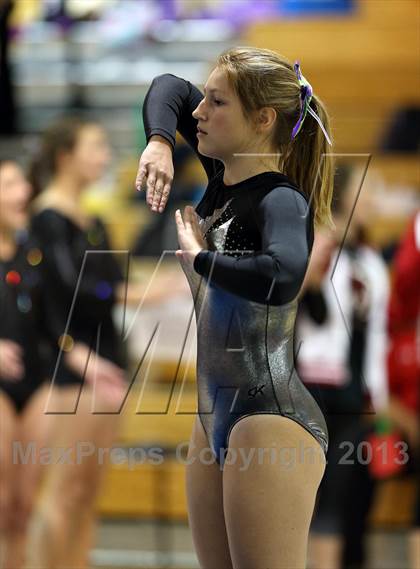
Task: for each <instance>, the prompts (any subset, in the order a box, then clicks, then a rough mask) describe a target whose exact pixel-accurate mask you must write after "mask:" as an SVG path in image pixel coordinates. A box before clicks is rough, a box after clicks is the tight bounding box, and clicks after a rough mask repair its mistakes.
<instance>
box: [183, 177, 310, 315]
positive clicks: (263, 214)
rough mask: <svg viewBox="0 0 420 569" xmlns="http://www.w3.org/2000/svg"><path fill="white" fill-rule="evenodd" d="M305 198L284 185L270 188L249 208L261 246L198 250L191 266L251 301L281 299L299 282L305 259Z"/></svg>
mask: <svg viewBox="0 0 420 569" xmlns="http://www.w3.org/2000/svg"><path fill="white" fill-rule="evenodd" d="M306 211H307V204H306V201H305V199H304V198H303V197H302V196H301V195H300V194H298V193H297V192H295V191H294V190H292V189H291V188H288V187H277V188H274V189H273V190H271V191H270V192H269V193H268V194H266V195H265V197H264V198H263V199H262V200H261V201H260V202H259V204H258V205H257V207H256V209H255V216H256V223H257V226H258V228H259V231H260V234H261V245H262V247H261V248H262V250H261V251H258V252H255V253H253V254H249V255H243V256H242V257H239V258H234V257H231V256H227V255H223V254H220V253H219V252H214V251H201V252H200V253H199V254H198V255H197V257H196V258H195V260H194V268H195V270H196V271H197V272H198V273H199V274H201V275H203V276H204V277H206V278H207V279H210V281H211V283H212V284H215V285H217V286H220V287H221V288H224V289H225V290H227V291H229V292H231V293H233V294H236V295H238V296H241V297H244V298H247V299H248V300H253V301H256V302H261V303H265V302H270V304H276V305H279V304H283V303H285V302H289V301H291V300H292V299H293V298H295V296H296V295H297V293H298V292H299V289H300V287H301V284H302V281H303V278H304V276H305V272H306V267H307V263H308V256H309V250H308V249H309V247H308V239H307V225H308V218H307V217H306V216H305V212H306Z"/></svg>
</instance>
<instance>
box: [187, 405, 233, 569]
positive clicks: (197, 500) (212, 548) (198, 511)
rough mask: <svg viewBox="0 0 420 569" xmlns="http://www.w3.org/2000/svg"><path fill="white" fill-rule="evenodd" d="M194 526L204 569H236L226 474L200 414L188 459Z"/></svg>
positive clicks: (191, 515)
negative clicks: (224, 481)
mask: <svg viewBox="0 0 420 569" xmlns="http://www.w3.org/2000/svg"><path fill="white" fill-rule="evenodd" d="M186 482H187V501H188V514H189V521H190V527H191V531H192V536H193V541H194V546H195V550H196V553H197V557H198V560H199V563H200V567H201V569H214V568H215V567H217V568H220V569H232V562H231V559H230V553H229V545H228V541H227V534H226V528H225V518H224V514H223V494H222V492H223V485H222V472H221V470H220V467H219V464H218V463H217V462H216V460H215V457H214V455H213V453H212V452H211V449H210V445H209V444H208V440H207V436H206V434H205V432H204V428H203V426H202V424H201V421H200V418H199V416H198V415H197V417H196V420H195V424H194V428H193V432H192V435H191V441H190V446H189V451H188V458H187V472H186Z"/></svg>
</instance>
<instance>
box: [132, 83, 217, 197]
mask: <svg viewBox="0 0 420 569" xmlns="http://www.w3.org/2000/svg"><path fill="white" fill-rule="evenodd" d="M202 98H203V95H202V93H201V92H200V91H199V89H197V88H196V87H195V86H194V85H192V84H191V83H190V82H189V81H186V80H185V79H181V78H180V77H176V76H175V75H171V74H169V73H166V74H164V75H159V76H158V77H156V78H155V79H154V80H153V82H152V84H151V86H150V88H149V90H148V92H147V95H146V98H145V100H144V104H143V123H144V128H145V132H146V138H147V141H148V143H149V145H148V146H147V148H146V150H145V151H144V152H143V154H142V157H141V160H140V165H139V173H138V175H137V181H136V186H137V188H138V189H140V187H141V184H142V182H143V180H144V179H146V178H147V180H148V201H149V193H150V194H152V193H154V187H156V190H158V192H160V193H162V192H163V193H164V194H165V195H164V196H163V198H162V199H161V200H159V201H160V205H161V206H162V205H163V206H164V205H165V204H166V200H167V197H168V194H169V190H170V182H171V181H172V180H170V177H171V172H169V175H168V172H165V170H170V167H169V165H168V160H169V158H170V166H171V167H172V149H173V148H174V146H175V137H176V131H177V130H178V132H179V133H180V134H181V135H182V136H183V137H184V139H185V140H186V141H187V142H188V144H189V145H190V146H191V148H192V149H193V150H194V152H195V153H196V154H197V156H198V158H199V160H200V161H201V163H202V165H203V167H204V169H205V171H206V174H207V177H208V178H209V179H210V178H211V177H213V176H214V174H215V172H216V169H217V165H218V161H217V160H214V159H212V158H207V157H206V156H203V155H202V154H200V153H199V152H198V150H197V145H198V140H197V120H196V119H194V118H193V116H192V113H193V111H194V110H195V109H196V108H197V106H198V105H199V103H200V101H201V100H202ZM162 139H163V140H162ZM153 144H158V145H159V146H158V147H157V148H154V147H153ZM162 153H163V158H161V154H162ZM159 164H160V170H161V172H159ZM172 174H173V170H172ZM159 177H160V178H161V179H160V180H159ZM168 179H169V182H168ZM150 185H151V186H152V187H150ZM153 186H154V187H153ZM153 197H154V198H155V196H153ZM153 201H154V202H155V203H156V200H155V199H154V200H153ZM149 203H150V201H149Z"/></svg>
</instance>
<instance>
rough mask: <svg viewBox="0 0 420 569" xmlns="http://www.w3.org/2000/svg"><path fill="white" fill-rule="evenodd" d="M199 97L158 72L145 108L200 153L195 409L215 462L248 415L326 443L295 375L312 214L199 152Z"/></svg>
mask: <svg viewBox="0 0 420 569" xmlns="http://www.w3.org/2000/svg"><path fill="white" fill-rule="evenodd" d="M202 98H203V95H202V94H201V92H200V91H199V90H198V89H197V88H196V87H194V86H193V85H191V83H189V82H188V81H185V80H183V79H180V78H178V77H175V76H173V75H170V74H165V75H161V76H159V77H157V78H155V79H154V81H153V83H152V85H151V87H150V89H149V91H148V94H147V96H146V99H145V102H144V106H143V120H144V125H145V130H146V136H147V139H149V138H150V137H151V136H152V135H155V134H159V135H161V136H163V137H165V138H166V139H167V140H168V141H169V142H170V143H171V144H172V145H174V144H175V133H176V130H178V131H179V132H180V134H181V135H182V136H183V137H184V138H185V139H186V141H187V142H188V143H189V144H190V145H191V146H192V147H193V148H194V150H195V151H196V152H197V155H198V157H199V159H200V160H201V162H202V164H203V166H204V168H205V170H206V172H207V175H208V178H209V183H208V186H207V189H206V192H205V194H204V196H203V198H202V200H201V201H200V203H199V204H198V206H197V207H196V212H197V213H198V215H199V217H200V218H201V220H200V227H201V229H202V233H203V235H204V236H205V238H206V239H207V243H208V250H207V251H206V250H203V251H201V252H200V253H199V254H198V255H197V257H196V258H195V261H194V270H189V269H188V268H186V267H184V270H185V272H186V276H187V278H188V281H189V284H190V287H191V291H192V294H193V297H194V304H195V311H196V321H197V342H198V346H197V382H198V411H199V415H200V418H201V421H202V424H203V427H204V429H205V432H206V434H207V437H208V441H209V444H210V446H211V448H212V450H213V452H214V454H215V457H216V459H218V460H220V461H223V456H224V451H225V449H227V447H228V443H229V434H230V432H231V430H232V427H233V425H234V424H235V423H236V422H238V421H239V420H240V419H242V418H243V417H245V416H249V415H253V414H261V413H263V414H264V413H273V414H279V415H282V416H285V417H289V418H290V419H293V420H294V421H297V422H298V423H299V424H301V425H302V426H303V427H304V428H305V429H307V430H308V431H309V432H310V433H311V434H312V435H313V436H314V437H315V438H316V439H317V440H318V442H319V443H320V445H321V447H322V448H323V450H324V451H326V449H327V445H328V434H327V428H326V424H325V421H324V417H323V415H322V413H321V410H320V409H319V407H318V405H317V404H316V402H315V400H314V399H313V398H312V396H311V395H310V394H309V392H308V391H307V389H306V388H305V386H304V385H303V384H302V382H301V380H300V378H299V376H298V375H297V373H296V370H295V365H294V352H293V336H294V325H295V317H296V310H297V300H296V297H297V294H298V292H299V289H300V287H301V284H302V281H303V278H304V275H305V272H306V268H307V264H308V259H309V255H310V253H311V249H312V244H313V214H312V211H311V208H310V207H309V206H308V202H307V199H306V197H305V196H304V194H303V193H302V192H301V191H300V190H299V188H297V187H296V185H295V184H293V182H292V181H291V180H290V179H288V178H287V177H286V176H284V175H283V174H280V173H277V172H264V173H262V174H258V175H256V176H253V177H251V178H248V179H247V180H243V181H242V182H239V183H237V184H233V185H226V184H224V182H223V173H224V167H223V164H222V163H221V162H219V161H217V160H214V159H210V158H206V157H205V156H202V155H200V153H199V152H198V150H197V136H196V133H197V121H196V120H195V119H194V118H193V117H192V112H193V110H194V109H195V108H196V107H197V105H198V103H199V102H200V101H201V99H202Z"/></svg>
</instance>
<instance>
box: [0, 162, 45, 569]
mask: <svg viewBox="0 0 420 569" xmlns="http://www.w3.org/2000/svg"><path fill="white" fill-rule="evenodd" d="M0 188H1V191H0V488H1V491H0V568H7V569H19V568H21V567H23V564H24V558H25V548H26V539H27V530H28V524H29V520H30V516H31V512H32V508H33V503H34V499H35V496H36V491H37V489H38V487H39V481H40V474H41V471H40V464H39V461H38V460H32V459H31V458H29V459H28V460H27V463H26V464H24V463H23V461H21V460H20V459H19V457H21V456H22V454H21V453H26V451H25V449H27V448H32V450H34V451H35V454H34V455H31V456H33V457H34V458H35V457H36V456H37V453H36V449H37V446H38V447H39V446H43V445H44V444H45V439H46V436H47V434H46V433H47V417H46V416H45V415H43V409H44V406H45V402H46V398H47V393H48V389H47V388H45V387H44V385H43V384H44V380H45V378H46V367H47V366H46V365H44V359H43V353H44V350H43V349H42V342H43V341H44V340H45V336H44V335H43V334H42V331H43V330H42V328H43V326H42V316H41V304H40V295H41V288H42V278H41V271H40V264H41V263H42V257H41V255H40V251H39V249H38V248H37V247H36V245H35V244H34V243H33V242H32V240H31V238H30V237H29V236H28V232H27V230H26V226H27V222H28V204H29V200H30V197H31V193H32V189H31V186H30V185H29V183H28V181H27V180H26V179H25V176H24V174H23V172H22V169H21V168H20V166H19V165H18V164H17V163H16V162H15V160H12V159H3V160H1V159H0ZM19 449H20V450H19ZM30 452H32V451H30ZM17 453H18V454H17ZM16 457H18V458H16Z"/></svg>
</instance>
